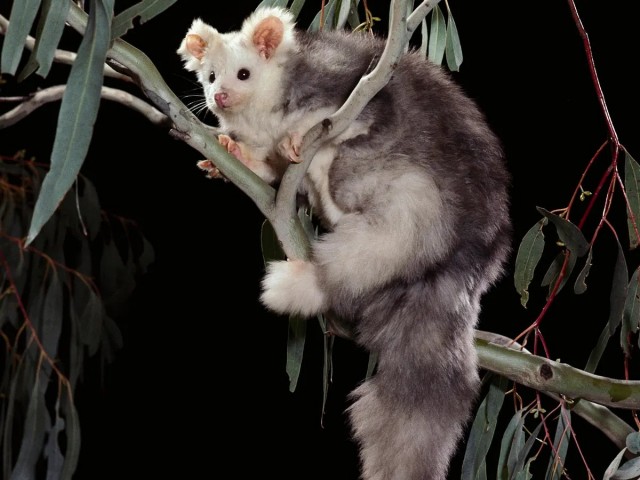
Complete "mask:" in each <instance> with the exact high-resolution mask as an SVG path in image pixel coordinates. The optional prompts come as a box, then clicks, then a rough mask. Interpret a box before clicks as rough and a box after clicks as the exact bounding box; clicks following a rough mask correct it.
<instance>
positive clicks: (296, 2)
mask: <svg viewBox="0 0 640 480" xmlns="http://www.w3.org/2000/svg"><path fill="white" fill-rule="evenodd" d="M304 2H305V0H293V3H292V4H291V6H290V7H289V11H290V12H291V13H292V14H293V18H294V20H295V19H297V18H298V15H300V11H301V10H302V7H304ZM356 25H357V24H356Z"/></svg>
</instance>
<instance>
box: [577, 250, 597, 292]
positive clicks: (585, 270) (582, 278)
mask: <svg viewBox="0 0 640 480" xmlns="http://www.w3.org/2000/svg"><path fill="white" fill-rule="evenodd" d="M592 260H593V248H589V255H587V260H586V262H585V263H584V267H582V270H580V273H579V274H578V278H576V283H575V284H574V285H573V292H574V293H575V294H576V295H580V294H583V293H584V292H586V291H587V277H588V276H589V272H590V271H591V263H592Z"/></svg>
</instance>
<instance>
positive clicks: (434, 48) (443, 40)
mask: <svg viewBox="0 0 640 480" xmlns="http://www.w3.org/2000/svg"><path fill="white" fill-rule="evenodd" d="M446 44H447V23H446V21H445V18H444V15H443V14H442V10H440V7H439V6H438V5H436V6H435V7H433V10H432V11H431V31H430V32H429V60H430V61H431V62H433V63H435V64H436V65H441V64H442V59H443V58H444V51H445V48H446Z"/></svg>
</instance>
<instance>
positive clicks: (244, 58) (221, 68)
mask: <svg viewBox="0 0 640 480" xmlns="http://www.w3.org/2000/svg"><path fill="white" fill-rule="evenodd" d="M295 48H296V44H295V35H294V21H293V16H292V15H291V14H290V13H289V12H288V11H286V10H284V9H281V8H261V9H258V10H256V11H255V12H254V13H253V14H252V15H251V16H250V17H248V18H247V19H246V20H245V21H244V23H243V24H242V28H241V29H240V30H239V31H237V32H231V33H219V32H218V31H217V30H216V29H215V28H213V27H211V26H209V25H207V24H206V23H204V22H203V21H202V20H200V19H196V20H194V22H193V24H192V25H191V28H190V29H189V31H188V32H187V35H186V37H185V38H184V40H183V41H182V43H181V45H180V48H179V49H178V53H179V54H180V56H181V57H182V59H183V60H184V65H185V68H186V69H187V70H190V71H194V72H196V74H197V75H198V80H199V81H200V83H201V84H202V86H203V89H204V94H205V100H206V103H207V106H208V107H209V109H210V110H212V111H213V112H214V113H215V114H216V115H218V116H219V117H222V118H225V117H230V116H233V114H238V113H242V112H245V111H246V112H248V111H254V110H256V109H258V110H261V109H271V108H273V106H274V105H276V104H277V102H278V100H279V97H280V95H281V88H282V64H283V63H284V61H285V60H286V59H287V56H288V55H289V54H290V53H291V51H292V50H293V49H295Z"/></svg>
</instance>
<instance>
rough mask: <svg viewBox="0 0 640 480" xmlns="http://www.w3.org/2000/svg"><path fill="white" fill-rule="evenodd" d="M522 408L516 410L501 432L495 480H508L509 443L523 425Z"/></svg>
mask: <svg viewBox="0 0 640 480" xmlns="http://www.w3.org/2000/svg"><path fill="white" fill-rule="evenodd" d="M523 412H524V410H518V411H517V412H516V413H515V414H514V415H513V416H512V417H511V420H509V423H508V424H507V427H506V428H505V429H504V433H503V434H502V440H501V441H500V454H499V456H498V468H497V473H496V479H497V480H508V479H509V474H510V469H509V463H508V460H509V453H510V450H511V445H512V444H513V441H514V438H515V436H516V432H521V431H522V427H523V426H524V415H523Z"/></svg>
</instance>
